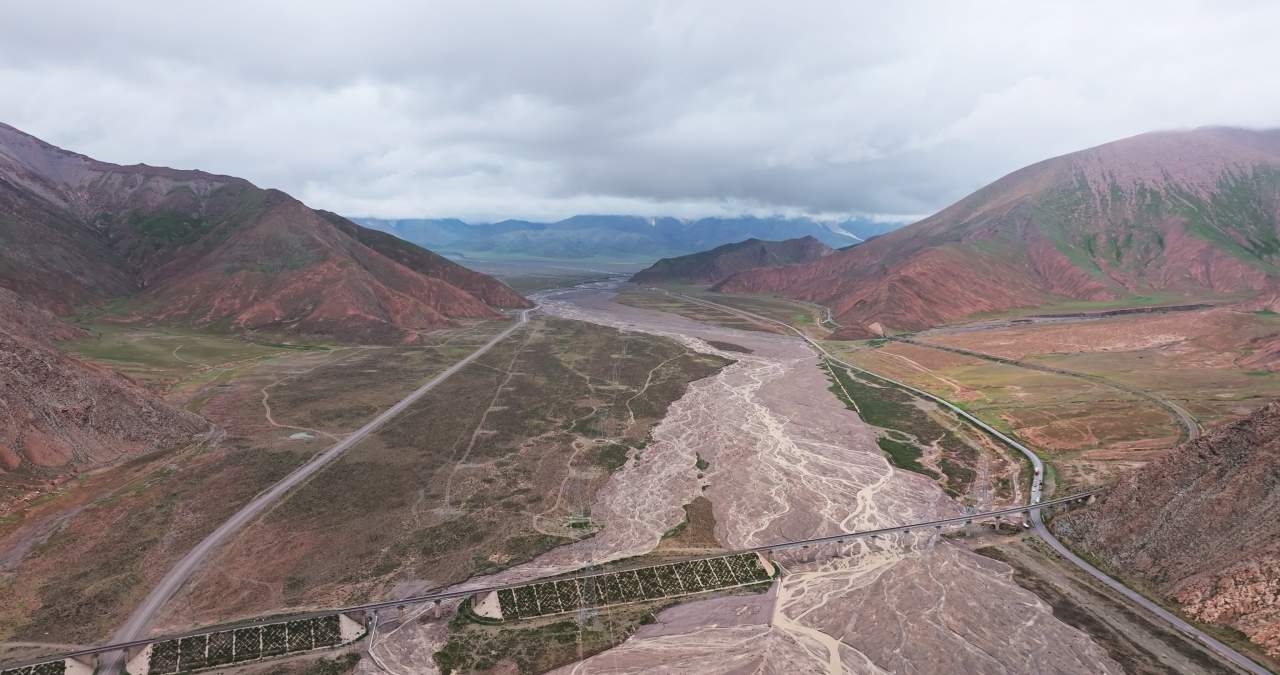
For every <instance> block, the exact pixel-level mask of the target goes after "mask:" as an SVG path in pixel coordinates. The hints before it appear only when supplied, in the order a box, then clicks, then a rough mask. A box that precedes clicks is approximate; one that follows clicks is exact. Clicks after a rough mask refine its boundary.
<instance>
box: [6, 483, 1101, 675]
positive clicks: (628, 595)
mask: <svg viewBox="0 0 1280 675" xmlns="http://www.w3.org/2000/svg"><path fill="white" fill-rule="evenodd" d="M1099 492H1101V490H1092V491H1089V492H1081V493H1077V494H1073V495H1070V496H1068V497H1062V498H1059V499H1052V500H1048V501H1044V502H1039V503H1036V504H1032V505H1025V506H1015V507H1010V508H1006V509H999V510H994V511H986V512H982V513H973V514H966V515H961V516H956V517H953V518H944V519H941V520H930V521H924V522H917V523H907V524H903V525H896V526H892V527H884V528H880V529H875V530H862V531H857V532H843V533H839V534H833V535H827V536H821V537H812V538H809V539H800V540H795V541H783V542H778V543H774V544H766V545H762V546H755V547H751V548H745V549H739V550H734V551H724V552H720V553H715V554H711V555H701V556H689V557H683V558H679V559H672V560H669V561H666V562H663V563H658V564H655V563H648V564H643V565H629V566H628V565H615V566H609V567H608V568H607V569H599V568H596V569H588V570H583V571H579V572H574V573H570V574H565V575H561V576H557V577H554V578H550V579H535V580H529V581H523V582H518V583H511V584H502V585H495V586H486V587H470V588H468V587H466V586H465V584H464V585H463V587H461V588H458V589H456V590H447V591H439V592H433V593H426V594H423V595H417V596H412V597H407V598H401V599H398V600H385V601H381V602H371V603H364V604H360V605H352V606H348V607H339V608H334V609H329V610H322V611H315V612H308V613H305V614H296V615H290V616H275V617H267V618H258V619H252V620H248V621H242V622H237V623H232V624H225V625H220V626H215V627H209V628H204V629H200V630H195V631H190V632H187V633H183V634H179V635H167V636H160V637H153V638H145V639H140V640H132V641H129V642H119V643H114V644H107V645H102V646H99V647H90V648H87V649H80V650H76V651H73V652H67V653H63V654H58V655H56V656H45V657H42V658H38V659H32V660H28V661H25V662H19V663H15V664H12V665H6V666H5V667H4V670H3V671H0V675H91V674H92V673H94V672H95V671H96V669H97V668H98V666H99V662H100V661H101V660H105V658H104V657H109V656H118V655H119V653H121V652H124V654H125V663H127V664H128V665H127V669H128V672H129V673H131V674H133V675H170V674H172V673H186V672H192V671H196V670H204V669H208V668H213V667H217V666H226V665H233V664H240V663H248V662H253V661H259V660H264V659H268V658H275V657H279V656H286V655H288V656H293V655H297V654H301V653H306V652H311V651H321V650H327V649H333V648H336V647H340V646H342V645H346V644H350V643H352V642H355V641H357V640H359V639H361V638H363V637H364V636H365V635H366V632H367V631H366V629H367V626H368V623H369V620H370V619H371V618H372V617H373V616H374V614H375V613H376V612H378V611H399V612H404V611H405V610H407V609H408V608H410V607H416V606H421V605H424V604H427V603H431V604H433V605H435V608H436V612H437V614H439V613H440V612H441V603H443V602H444V601H446V600H464V601H465V602H466V605H467V609H468V611H470V612H472V613H473V614H474V616H475V617H477V618H479V619H480V620H490V621H511V620H520V619H527V618H534V617H540V616H549V615H554V614H560V613H565V612H571V611H577V610H580V609H598V608H604V607H610V606H614V605H621V604H630V603H637V602H647V601H651V600H656V599H660V598H677V597H686V596H693V595H699V594H702V593H710V592H714V591H723V590H727V589H732V588H738V587H745V586H752V585H755V584H762V583H769V582H771V581H772V580H773V578H774V577H776V576H777V575H778V573H779V571H780V568H779V567H778V566H777V565H776V564H775V563H774V562H773V561H772V560H771V557H773V558H776V557H778V556H779V555H797V556H799V557H800V558H801V559H803V560H808V561H811V560H813V559H814V558H816V557H818V556H820V555H833V556H842V555H847V554H848V551H847V550H846V549H845V548H844V547H845V546H847V545H849V544H852V543H854V542H857V541H861V540H876V539H881V538H888V537H893V536H900V535H910V534H926V535H936V534H940V533H942V532H944V531H945V530H947V529H955V528H965V527H968V526H971V525H973V524H974V523H978V522H983V521H990V522H994V523H997V524H998V523H1001V522H1006V521H1007V522H1010V523H1013V524H1014V525H1016V526H1017V527H1019V528H1022V527H1028V526H1029V525H1030V523H1031V520H1030V519H1031V518H1032V517H1033V512H1034V511H1035V510H1037V509H1039V510H1041V511H1044V510H1049V509H1065V508H1070V507H1072V506H1075V505H1080V504H1084V503H1087V502H1090V501H1092V500H1093V499H1094V498H1095V496H1096V495H1097V494H1098V493H1099Z"/></svg>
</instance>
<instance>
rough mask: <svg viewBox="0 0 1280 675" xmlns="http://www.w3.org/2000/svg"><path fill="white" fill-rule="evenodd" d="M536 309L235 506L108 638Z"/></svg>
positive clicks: (127, 633) (146, 619)
mask: <svg viewBox="0 0 1280 675" xmlns="http://www.w3.org/2000/svg"><path fill="white" fill-rule="evenodd" d="M534 309H537V308H536V307H535V308H533V309H525V310H521V311H520V321H519V322H517V323H515V324H514V325H512V326H510V327H509V328H507V329H506V330H504V331H502V332H501V333H499V334H497V335H495V336H494V337H493V339H491V340H489V341H488V342H486V343H484V345H483V346H481V347H480V348H479V349H477V350H475V351H474V352H471V353H470V354H468V355H467V356H466V357H465V358H463V359H462V360H461V361H458V362H457V363H455V364H453V365H452V366H449V367H448V368H446V369H445V370H444V372H442V373H440V374H439V375H436V376H435V377H433V378H431V380H430V381H428V382H427V383H426V384H424V385H422V386H421V387H418V388H417V389H415V390H414V391H413V393H411V394H409V395H408V396H406V397H404V398H403V399H401V400H400V401H399V402H398V403H396V404H395V405H393V406H391V407H390V408H387V409H386V410H385V411H383V413H382V414H380V415H378V416H377V417H375V418H373V420H371V421H370V422H369V423H368V424H365V425H364V426H362V427H360V428H359V429H357V430H356V431H354V432H352V433H351V434H350V435H348V436H346V437H345V438H343V439H342V440H341V441H339V442H337V443H335V444H334V445H333V446H332V447H330V448H329V449H327V450H324V451H323V452H321V453H319V454H317V455H316V456H315V457H313V458H312V459H311V460H310V461H308V462H307V463H306V464H303V465H302V466H300V467H298V468H297V469H295V470H294V471H293V473H290V474H289V475H287V476H285V477H284V478H282V479H281V480H280V482H278V483H276V484H275V485H272V486H271V487H270V488H267V490H266V491H265V492H262V493H260V494H259V495H258V496H257V497H255V498H254V499H253V501H250V502H249V503H248V504H245V505H244V506H243V507H242V508H241V509H240V510H239V511H237V512H236V513H235V514H234V515H232V516H231V517H230V518H228V519H227V521H226V522H224V523H222V524H221V525H219V526H218V529H216V530H214V531H213V532H211V533H210V534H209V535H208V536H207V537H205V538H204V540H203V541H201V542H200V543H199V544H196V546H195V548H193V549H191V551H190V552H188V553H187V555H186V556H184V557H183V558H182V559H181V560H179V561H178V563H177V564H176V565H174V566H173V568H171V569H170V570H169V572H168V573H167V574H165V575H164V578H162V579H161V580H160V583H159V584H157V585H156V587H155V588H153V589H151V592H150V593H149V594H148V595H147V597H146V598H145V599H143V601H142V604H140V605H138V607H137V608H136V609H134V611H133V613H132V614H131V615H129V619H128V620H127V621H126V622H125V624H124V625H123V626H121V627H120V629H119V630H118V631H116V634H115V635H114V636H113V639H112V641H113V642H129V641H131V640H135V639H137V638H138V637H139V636H140V635H141V634H142V632H143V631H144V630H145V629H146V627H147V625H148V624H149V623H150V622H151V619H152V617H153V616H154V615H155V613H156V612H157V611H158V610H159V609H160V607H161V606H162V605H164V603H165V602H167V601H168V600H169V598H170V597H172V596H173V594H174V593H175V592H177V590H178V588H179V587H181V586H182V584H183V583H184V582H186V580H187V579H188V578H190V576H191V574H192V573H193V572H195V570H196V568H197V567H199V566H200V563H202V562H204V560H205V558H207V557H208V556H209V554H210V553H212V552H213V551H214V550H215V549H217V548H218V547H219V546H221V545H222V544H223V543H224V542H226V541H227V539H228V538H229V537H230V536H231V535H232V534H234V533H235V532H236V531H237V530H239V529H240V528H241V527H244V525H245V524H247V523H248V522H249V521H250V520H253V519H254V518H255V517H257V516H258V515H259V514H261V513H262V511H263V510H264V509H266V508H267V507H268V506H270V505H271V504H272V503H273V502H275V501H276V500H278V499H280V497H282V496H283V495H284V493H286V492H288V491H289V490H290V489H292V488H294V487H296V486H297V485H298V484H300V483H302V482H303V481H305V480H306V479H307V478H310V477H311V476H312V475H313V474H315V472H317V471H319V470H320V469H322V468H324V466H325V465H327V464H328V463H330V462H332V461H333V460H334V459H337V457H338V456H339V455H341V454H342V453H343V452H345V451H346V450H347V449H348V448H350V447H351V446H353V445H355V444H356V443H358V442H360V441H361V440H362V439H363V438H365V437H366V436H368V435H369V434H371V433H373V432H374V431H376V430H377V429H378V428H379V427H381V426H382V425H384V424H386V423H387V421H389V420H390V419H391V418H393V417H395V416H396V415H398V414H400V413H401V412H403V411H404V409H405V408H408V407H409V406H410V405H412V404H413V403H414V402H415V401H417V400H418V399H420V398H422V396H423V395H424V394H426V393H427V392H428V391H431V390H432V389H434V388H435V386H436V385H438V384H440V383H441V382H444V381H445V380H447V379H449V378H450V377H451V376H453V375H454V374H456V373H457V372H458V371H460V370H462V369H463V368H465V367H466V366H467V364H469V363H471V362H472V361H474V360H476V359H477V358H479V357H480V356H482V355H483V354H484V353H485V352H487V351H489V350H490V349H492V348H493V346H494V345H496V344H498V343H499V342H502V341H503V340H505V339H507V337H509V336H510V335H511V334H512V333H514V332H515V331H516V329H518V328H519V327H520V326H522V325H524V324H525V323H526V322H527V321H528V320H529V313H530V312H532V311H534ZM122 545H123V544H122ZM123 656H124V655H123V653H121V652H117V653H115V654H111V655H108V656H104V657H103V658H102V663H101V664H100V665H99V666H98V670H97V672H98V673H102V674H104V675H114V674H115V673H118V672H120V667H121V664H122V660H123Z"/></svg>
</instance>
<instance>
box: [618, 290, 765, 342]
mask: <svg viewBox="0 0 1280 675" xmlns="http://www.w3.org/2000/svg"><path fill="white" fill-rule="evenodd" d="M614 301H615V302H617V303H618V304H621V305H630V306H632V307H639V308H641V309H650V310H654V311H657V312H669V313H671V314H677V315H679V316H683V317H685V318H686V319H693V320H694V321H701V322H703V323H709V324H711V325H713V326H723V327H725V328H736V329H738V330H752V331H761V332H765V333H777V332H779V331H780V329H779V328H778V327H777V326H774V325H772V324H768V323H765V322H762V321H752V320H750V319H747V318H745V317H742V316H740V315H738V314H733V313H731V312H727V311H724V310H721V309H716V308H714V307H708V306H706V305H700V304H697V303H695V302H690V301H688V300H684V299H681V298H679V297H676V296H673V295H668V294H665V293H662V292H660V291H652V290H648V289H643V288H628V289H625V290H623V291H620V292H619V293H618V295H617V296H616V297H615V298H614Z"/></svg>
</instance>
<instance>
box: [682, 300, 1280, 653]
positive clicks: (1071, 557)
mask: <svg viewBox="0 0 1280 675" xmlns="http://www.w3.org/2000/svg"><path fill="white" fill-rule="evenodd" d="M662 292H664V293H668V294H670V295H678V296H679V297H680V298H682V299H685V300H689V301H692V302H695V303H700V304H703V305H706V306H708V307H713V308H716V309H720V310H724V311H729V312H733V313H736V314H739V315H743V316H747V317H750V318H754V319H758V320H763V321H768V322H771V323H774V324H776V325H779V326H783V327H785V328H787V329H789V330H791V332H793V333H795V334H796V335H799V336H800V337H801V338H802V339H804V341H805V342H807V343H809V346H811V347H813V348H814V349H815V350H817V351H818V352H819V353H820V354H822V355H824V356H826V357H827V358H828V359H831V360H832V361H835V362H836V363H839V364H841V365H843V366H846V367H848V368H852V369H853V370H856V371H859V372H864V373H868V374H870V375H873V376H875V377H878V378H880V379H882V380H886V381H889V382H893V383H894V384H896V385H898V386H901V387H904V388H906V389H909V390H911V391H912V392H915V393H917V394H920V395H921V396H924V397H926V398H928V399H930V400H932V401H934V402H937V403H940V404H942V405H944V406H946V407H947V408H949V409H951V410H952V411H954V412H955V413H957V414H959V415H960V416H961V417H963V418H965V419H966V420H968V421H969V422H972V423H973V424H976V425H977V426H978V427H980V428H982V429H983V430H984V431H986V432H988V433H990V434H992V435H993V436H995V437H996V438H999V439H1000V440H1001V441H1004V442H1005V443H1007V444H1008V445H1009V446H1010V447H1012V448H1014V449H1016V450H1018V451H1019V452H1021V453H1022V454H1023V455H1025V456H1026V457H1027V459H1028V460H1029V461H1030V462H1031V465H1032V467H1033V468H1034V469H1035V473H1034V478H1033V480H1032V485H1031V501H1030V503H1031V504H1039V503H1040V491H1041V482H1042V481H1043V479H1044V464H1043V463H1042V462H1041V461H1040V458H1039V457H1037V456H1036V454H1035V453H1034V452H1032V451H1031V450H1030V449H1029V448H1027V447H1026V446H1024V445H1022V444H1021V443H1019V442H1017V441H1015V440H1013V439H1012V438H1009V437H1008V436H1006V435H1004V434H1002V433H1000V432H999V431H996V430H995V429H993V428H991V427H990V426H988V425H987V424H986V423H985V422H983V421H982V420H979V419H978V418H976V417H974V416H973V415H970V414H969V413H967V412H965V411H964V410H961V409H960V408H958V407H956V406H954V405H952V404H951V403H950V402H948V401H946V400H945V399H942V398H939V397H937V396H934V395H933V394H930V393H929V392H926V391H923V390H920V389H916V388H915V387H912V386H910V385H907V384H903V383H901V382H896V381H894V380H890V379H889V378H887V377H885V376H883V375H879V374H877V373H870V372H869V371H866V370H863V369H862V368H858V367H857V366H854V365H852V364H849V363H846V362H844V361H842V360H840V359H837V358H835V357H834V356H832V355H831V353H830V352H828V351H827V350H826V349H825V348H823V347H822V345H820V344H818V343H817V342H814V341H813V340H811V339H809V336H807V335H805V334H804V333H803V332H801V331H800V330H798V329H796V328H795V327H794V326H791V325H790V324H786V323H783V322H781V321H777V320H775V319H770V318H768V317H765V316H760V315H758V314H754V313H752V312H746V311H743V310H739V309H736V308H734V307H729V306H727V305H721V304H719V303H715V302H710V301H706V300H700V299H698V298H691V297H689V296H687V295H683V294H678V293H676V294H672V293H670V292H669V291H665V290H664V291H662ZM926 346H934V345H926ZM1191 419H1192V420H1193V421H1194V418H1191ZM1187 431H1188V433H1189V434H1191V437H1192V438H1195V437H1196V436H1197V435H1198V434H1199V433H1200V426H1199V424H1198V423H1194V422H1193V423H1192V424H1189V425H1188V426H1187ZM1031 523H1032V526H1033V527H1034V528H1035V531H1036V534H1037V535H1038V536H1039V537H1040V538H1041V539H1044V540H1045V542H1047V543H1048V544H1049V546H1051V547H1053V550H1055V551H1057V552H1058V554H1059V555H1061V556H1062V557H1063V558H1065V559H1066V560H1068V561H1069V562H1071V563H1072V564H1074V565H1075V566H1076V567H1079V568H1080V569H1081V570H1084V572H1085V573H1086V574H1088V575H1089V576H1091V577H1093V578H1095V579H1097V580H1098V581H1101V582H1102V583H1104V584H1106V585H1107V586H1108V587H1110V588H1111V589H1112V590H1114V591H1116V592H1117V593H1119V594H1121V595H1123V596H1124V597H1125V598H1127V599H1128V600H1129V601H1130V602H1132V603H1134V604H1136V605H1140V606H1141V607H1143V608H1144V609H1146V610H1147V611H1149V612H1151V613H1152V614H1155V615H1156V616H1158V617H1160V618H1161V619H1164V620H1165V621H1166V622H1168V623H1169V624H1170V625H1172V626H1173V627H1174V628H1176V629H1178V630H1179V631H1180V632H1182V633H1183V634H1185V635H1187V636H1188V637H1190V638H1191V639H1193V640H1196V641H1198V642H1200V643H1202V644H1204V645H1205V646H1206V647H1207V648H1208V649H1210V650H1211V651H1213V652H1215V653H1217V654H1218V655H1219V656H1221V657H1222V658H1224V659H1227V660H1228V661H1230V662H1232V663H1234V664H1235V665H1237V666H1239V667H1240V668H1242V669H1244V670H1245V671H1246V672H1250V673H1255V674H1256V675H1268V674H1269V673H1270V672H1271V671H1269V670H1267V669H1266V668H1263V667H1262V666H1260V665H1258V664H1257V663H1254V662H1253V660H1252V659H1250V658H1249V657H1247V656H1245V655H1244V654H1241V653H1240V652H1238V651H1236V650H1234V649H1232V648H1231V647H1228V646H1227V645H1225V644H1223V643H1222V642H1220V641H1218V640H1217V639H1215V638H1214V637H1212V636H1211V635H1209V634H1207V633H1205V632H1204V631H1202V630H1200V629H1199V628H1196V627H1195V626H1192V625H1191V624H1189V623H1187V622H1186V621H1183V620H1182V619H1180V618H1178V617H1177V616H1176V615H1174V614H1173V613H1171V612H1169V611H1168V610H1166V609H1164V608H1163V607H1161V606H1159V605H1157V604H1155V603H1154V602H1151V601H1150V600H1148V599H1147V598H1146V597H1144V596H1143V595H1141V594H1140V593H1138V592H1136V591H1134V590H1132V589H1130V588H1129V587H1128V586H1125V585H1124V584H1122V583H1120V582H1119V581H1116V580H1115V579H1112V578H1111V577H1109V576H1107V574H1106V573H1104V572H1103V571H1102V570H1099V569H1098V568H1096V567H1094V566H1093V565H1091V564H1089V563H1088V561H1086V560H1084V559H1083V558H1081V557H1080V556H1078V555H1076V554H1075V553H1072V552H1071V549H1069V548H1067V547H1066V545H1065V544H1063V543H1062V542H1061V541H1058V538H1057V537H1055V536H1054V535H1053V533H1052V532H1050V531H1049V528H1048V527H1046V526H1045V524H1044V520H1043V519H1042V518H1041V514H1040V509H1039V508H1034V509H1032V510H1031Z"/></svg>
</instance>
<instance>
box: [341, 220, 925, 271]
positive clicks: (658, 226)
mask: <svg viewBox="0 0 1280 675" xmlns="http://www.w3.org/2000/svg"><path fill="white" fill-rule="evenodd" d="M352 220H354V221H355V222H357V223H360V224H361V225H364V226H365V227H370V228H373V229H376V230H382V231H383V232H389V233H391V234H394V235H396V236H397V237H400V238H401V239H404V240H406V241H411V242H413V243H415V244H418V245H419V246H426V247H428V248H431V249H432V250H434V251H437V252H439V253H442V254H444V255H448V256H451V257H454V258H457V259H466V258H477V259H486V260H493V259H503V258H513V259H550V260H608V261H632V262H646V263H647V262H652V261H654V260H657V259H658V258H665V257H671V256H679V255H685V254H688V253H696V252H698V251H705V250H707V249H710V248H714V247H716V246H721V245H723V244H731V243H735V242H740V241H743V240H746V239H767V240H782V239H795V238H798V237H805V236H809V237H813V238H815V239H817V240H818V241H821V242H822V243H824V244H826V245H827V246H830V247H832V248H845V247H848V246H852V245H854V244H858V243H861V242H862V241H864V240H866V239H870V238H871V237H874V236H877V235H880V234H883V233H885V232H889V231H891V230H893V229H894V228H895V227H898V226H899V225H900V223H880V222H872V221H870V220H858V219H852V220H845V221H841V222H834V223H825V222H820V221H816V220H811V219H808V218H757V217H750V216H744V217H740V218H702V219H699V220H680V219H677V218H645V217H641V216H574V217H572V218H566V219H564V220H560V221H556V222H554V223H538V222H532V221H527V220H504V221H502V222H498V223H487V224H468V223H465V222H463V221H461V220H453V219H405V220H383V219H378V218H352Z"/></svg>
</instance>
